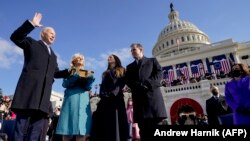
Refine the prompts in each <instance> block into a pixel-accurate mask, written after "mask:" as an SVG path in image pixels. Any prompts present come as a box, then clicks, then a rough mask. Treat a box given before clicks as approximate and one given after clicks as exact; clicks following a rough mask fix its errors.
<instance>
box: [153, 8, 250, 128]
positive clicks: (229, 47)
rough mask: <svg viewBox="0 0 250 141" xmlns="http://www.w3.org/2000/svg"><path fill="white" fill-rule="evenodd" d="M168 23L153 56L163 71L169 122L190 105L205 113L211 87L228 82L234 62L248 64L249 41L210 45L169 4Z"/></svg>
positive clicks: (222, 88) (226, 41)
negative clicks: (179, 111)
mask: <svg viewBox="0 0 250 141" xmlns="http://www.w3.org/2000/svg"><path fill="white" fill-rule="evenodd" d="M170 9H171V10H170V13H169V15H168V18H169V23H168V25H167V26H166V27H165V28H163V29H162V31H161V32H160V34H159V37H158V40H157V42H156V44H155V46H154V47H153V50H152V54H153V56H154V57H156V58H157V60H158V61H159V63H160V65H161V66H162V68H163V78H164V83H165V87H162V88H161V91H162V93H163V97H164V100H165V105H166V109H167V112H168V117H169V120H170V122H171V123H174V122H175V121H176V120H177V118H178V114H177V112H178V110H179V108H181V107H182V106H183V105H190V106H192V108H193V109H194V110H195V112H196V113H197V114H206V107H205V103H206V99H208V98H210V97H211V96H212V95H211V93H210V86H211V85H214V86H217V87H219V90H220V92H221V94H222V95H224V86H225V84H226V82H227V81H229V80H230V78H229V77H228V76H229V72H230V69H231V65H232V64H233V63H244V64H247V65H248V66H249V64H248V62H250V58H249V55H250V42H235V41H233V39H226V40H223V41H220V42H216V43H210V42H209V37H208V35H207V34H206V33H204V32H202V31H201V30H200V29H199V28H197V27H196V26H195V25H194V24H192V23H191V22H187V21H183V20H181V19H180V18H179V13H178V11H176V10H174V9H173V5H172V4H171V5H170Z"/></svg>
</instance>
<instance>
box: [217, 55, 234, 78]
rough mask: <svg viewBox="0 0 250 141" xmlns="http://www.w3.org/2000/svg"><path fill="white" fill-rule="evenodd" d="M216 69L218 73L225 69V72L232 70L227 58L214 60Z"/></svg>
mask: <svg viewBox="0 0 250 141" xmlns="http://www.w3.org/2000/svg"><path fill="white" fill-rule="evenodd" d="M214 70H215V73H216V74H218V75H219V74H220V71H224V72H225V74H227V73H229V72H230V63H229V61H228V60H227V59H224V58H223V59H221V60H219V61H218V60H215V61H214Z"/></svg>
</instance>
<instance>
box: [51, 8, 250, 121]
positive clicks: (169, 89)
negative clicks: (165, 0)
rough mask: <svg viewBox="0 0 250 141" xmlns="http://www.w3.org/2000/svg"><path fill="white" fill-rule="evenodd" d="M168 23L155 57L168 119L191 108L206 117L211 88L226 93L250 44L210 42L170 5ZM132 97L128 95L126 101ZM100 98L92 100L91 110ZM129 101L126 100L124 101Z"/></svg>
mask: <svg viewBox="0 0 250 141" xmlns="http://www.w3.org/2000/svg"><path fill="white" fill-rule="evenodd" d="M168 18H169V23H168V24H167V26H166V27H165V28H163V29H162V31H161V32H160V33H159V36H158V40H157V41H156V43H155V45H154V47H153V49H152V54H153V56H154V57H155V58H157V60H158V61H159V63H160V65H161V66H162V69H163V71H162V72H163V78H164V80H163V82H164V86H162V87H161V91H162V94H163V98H164V101H165V106H166V109H167V114H168V120H169V122H171V123H174V122H175V121H176V120H177V118H178V114H177V113H178V110H179V109H180V108H181V107H182V106H184V105H190V106H191V107H192V108H193V109H194V110H195V112H196V113H197V114H202V115H206V107H205V103H206V100H207V99H208V98H210V97H211V96H212V95H211V93H210V86H211V85H214V86H217V87H218V88H219V90H220V92H221V94H222V95H223V94H224V86H225V84H226V82H227V81H229V80H230V78H229V72H230V69H231V65H232V64H233V63H244V64H247V65H248V66H249V64H248V63H250V57H249V55H250V42H235V41H233V39H225V40H223V41H219V42H216V43H210V41H209V36H208V35H207V34H206V33H204V32H202V31H201V30H200V29H199V28H198V27H196V26H195V25H194V24H193V23H191V22H188V21H184V20H181V19H180V17H179V12H178V11H177V10H175V9H174V8H173V5H172V4H171V5H170V13H169V15H168ZM129 95H130V94H125V96H126V98H125V99H127V97H128V96H129ZM62 99H63V97H62V96H61V95H59V94H53V93H52V97H51V101H52V103H53V105H54V106H60V105H61V103H62ZM98 100H99V99H98V98H91V105H92V109H95V108H96V103H97V102H98ZM125 101H126V100H125Z"/></svg>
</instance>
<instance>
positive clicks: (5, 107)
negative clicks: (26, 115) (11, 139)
mask: <svg viewBox="0 0 250 141" xmlns="http://www.w3.org/2000/svg"><path fill="white" fill-rule="evenodd" d="M11 102H12V101H11V99H10V97H9V96H2V95H0V114H1V115H0V116H1V122H0V124H1V125H0V129H1V132H0V140H3V141H7V140H8V136H9V135H8V133H7V132H9V130H11V127H7V125H8V124H7V123H8V121H10V120H15V118H16V114H15V113H14V112H12V111H11V110H10V106H11Z"/></svg>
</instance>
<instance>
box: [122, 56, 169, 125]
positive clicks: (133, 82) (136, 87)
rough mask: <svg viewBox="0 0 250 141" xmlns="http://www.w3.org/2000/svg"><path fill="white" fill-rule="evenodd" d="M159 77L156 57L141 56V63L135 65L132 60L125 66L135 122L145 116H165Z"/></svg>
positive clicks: (158, 65) (158, 117)
mask: <svg viewBox="0 0 250 141" xmlns="http://www.w3.org/2000/svg"><path fill="white" fill-rule="evenodd" d="M161 79H162V70H161V66H160V64H159V63H158V61H157V60H156V58H146V57H143V58H142V59H141V64H139V65H137V63H136V61H134V62H132V63H131V64H129V65H128V66H127V68H126V84H127V85H128V87H129V88H130V89H131V92H132V99H133V108H134V120H135V122H140V121H142V120H143V119H146V118H154V119H164V118H166V117H167V113H166V108H165V104H164V101H163V96H162V93H161V91H160V87H161V83H160V82H161ZM144 86H146V87H147V88H144Z"/></svg>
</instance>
